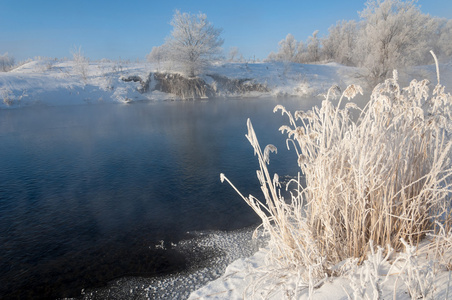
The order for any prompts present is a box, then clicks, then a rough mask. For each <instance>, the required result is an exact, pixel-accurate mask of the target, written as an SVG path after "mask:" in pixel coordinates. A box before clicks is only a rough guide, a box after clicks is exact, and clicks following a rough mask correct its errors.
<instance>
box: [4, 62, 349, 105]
mask: <svg viewBox="0 0 452 300" xmlns="http://www.w3.org/2000/svg"><path fill="white" fill-rule="evenodd" d="M79 69H80V68H78V67H77V64H76V63H74V62H73V61H58V60H52V59H39V60H34V61H30V62H28V63H25V64H24V65H22V66H20V67H18V68H16V69H13V70H11V71H10V72H0V108H14V107H22V106H28V105H75V104H83V103H100V102H110V103H118V102H119V103H124V102H130V101H140V100H150V101H158V100H173V99H176V96H174V95H171V94H165V93H162V92H160V91H156V90H153V87H155V80H151V88H150V91H149V92H147V93H143V94H141V93H139V92H138V91H137V88H138V87H139V82H124V81H123V80H121V78H122V77H128V76H132V75H133V76H135V75H137V76H140V77H141V78H143V79H144V78H146V77H147V76H148V74H149V73H150V72H154V71H157V69H156V66H154V65H152V64H149V63H135V62H133V63H132V62H121V61H119V62H110V61H96V62H90V63H89V65H88V66H87V72H86V78H84V77H83V76H82V74H81V72H80V71H79ZM355 71H356V70H355V69H354V68H350V67H345V66H341V65H338V64H325V65H302V64H284V63H221V64H215V65H213V66H211V67H210V68H209V69H208V70H207V71H206V74H219V75H222V76H226V77H229V78H234V79H242V78H248V79H250V80H252V81H253V82H256V83H261V84H264V85H266V86H267V87H269V89H270V90H271V91H270V92H269V93H265V96H269V95H270V96H271V95H273V96H278V97H279V96H306V95H317V94H319V93H321V92H324V91H326V90H327V89H328V88H329V87H330V86H331V85H333V84H337V85H340V86H343V87H345V86H346V85H348V84H350V83H352V82H355V81H356V78H353V75H354V74H355ZM347 74H348V75H347ZM203 79H204V80H205V81H206V82H207V83H210V84H211V83H213V82H212V78H211V77H209V76H205V75H204V76H203ZM263 94H264V93H256V92H253V93H251V94H249V95H241V96H253V97H256V96H262V95H263ZM234 96H237V95H234ZM239 96H240V95H239Z"/></svg>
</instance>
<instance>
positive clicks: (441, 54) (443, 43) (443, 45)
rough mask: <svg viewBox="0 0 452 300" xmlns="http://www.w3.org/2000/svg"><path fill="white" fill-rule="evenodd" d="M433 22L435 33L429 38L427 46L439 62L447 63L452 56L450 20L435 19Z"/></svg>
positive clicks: (451, 26) (451, 25)
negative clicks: (435, 27)
mask: <svg viewBox="0 0 452 300" xmlns="http://www.w3.org/2000/svg"><path fill="white" fill-rule="evenodd" d="M434 21H435V22H436V24H437V31H436V33H435V34H431V35H430V36H429V37H430V40H429V44H430V45H432V48H433V51H434V52H435V54H436V55H437V56H438V58H439V59H440V60H441V61H447V60H449V59H450V57H451V56H452V20H448V19H439V18H436V19H435V20H434ZM427 57H428V56H427Z"/></svg>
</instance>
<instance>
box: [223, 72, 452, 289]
mask: <svg viewBox="0 0 452 300" xmlns="http://www.w3.org/2000/svg"><path fill="white" fill-rule="evenodd" d="M438 78H439V77H438ZM428 85H429V82H428V81H427V80H423V81H416V80H413V81H412V82H411V83H410V85H409V86H408V87H406V88H401V87H400V86H399V84H398V79H397V72H395V71H394V76H393V78H392V79H388V80H386V81H385V82H383V83H381V84H379V85H377V86H376V87H375V89H374V90H373V92H372V95H371V96H370V101H369V102H368V104H367V105H366V106H365V107H364V109H362V110H361V109H359V108H358V106H357V105H355V104H353V103H351V102H348V103H347V104H346V105H342V103H343V100H344V98H347V99H348V100H350V99H351V98H353V97H354V96H355V95H356V94H358V93H361V94H362V90H361V88H360V87H359V86H356V85H351V86H349V87H348V88H347V89H346V90H345V91H344V92H343V93H342V96H341V98H340V99H339V103H338V104H337V106H334V105H333V104H332V101H331V98H332V97H333V95H334V94H335V92H336V91H337V87H333V88H331V89H330V90H329V91H328V94H327V96H326V99H325V100H324V101H323V102H322V105H321V107H314V108H313V109H312V110H309V111H306V112H304V111H296V112H295V113H294V114H292V113H291V112H289V111H287V110H286V109H285V108H284V107H283V106H280V105H278V106H276V107H275V110H274V111H275V112H276V111H281V112H282V114H284V115H286V116H287V117H288V119H289V125H288V126H282V127H281V128H280V130H281V131H282V132H283V133H286V134H287V135H288V140H287V145H288V146H289V145H292V148H294V149H295V151H296V152H297V155H298V165H299V166H300V168H301V172H302V173H303V175H304V176H305V181H306V184H305V186H302V185H301V181H300V178H298V179H297V180H293V181H292V182H293V183H295V185H296V186H295V189H294V190H293V191H292V197H291V199H284V198H283V197H282V196H281V193H280V184H279V181H278V176H277V175H276V174H275V175H274V176H273V177H272V176H271V175H270V173H269V171H268V169H267V164H268V163H269V154H270V152H276V148H275V147H274V146H272V145H268V146H267V147H265V149H264V151H262V149H261V147H260V146H259V143H258V140H257V137H256V134H255V132H254V130H253V127H252V124H251V121H250V120H248V124H247V126H248V134H247V135H246V136H247V138H248V140H249V142H250V143H251V145H252V146H253V148H254V152H255V155H257V157H258V160H259V165H260V170H258V171H257V177H258V179H259V181H260V184H261V189H262V192H263V195H264V197H265V201H264V202H261V201H260V200H258V199H257V198H256V197H254V196H252V195H250V196H249V197H245V196H243V195H242V194H241V193H240V192H239V191H238V190H237V189H236V188H235V187H234V186H233V185H232V183H231V182H230V181H229V180H228V179H227V178H226V177H225V176H224V175H223V174H221V179H222V181H223V180H227V181H228V182H229V183H230V184H231V185H232V186H233V187H234V189H236V191H237V192H238V193H239V194H240V196H241V197H242V198H243V199H244V200H245V201H246V202H247V203H248V205H250V206H251V207H252V208H253V209H254V211H255V212H256V213H257V214H258V215H259V216H260V218H261V219H262V226H263V228H264V230H265V231H266V232H267V233H268V234H269V236H270V242H269V249H270V256H269V257H270V260H271V261H272V263H273V264H276V265H278V266H279V267H280V268H281V269H284V270H292V271H294V272H297V273H298V274H300V272H304V274H306V275H305V278H304V280H306V281H305V282H307V281H309V280H311V279H312V277H314V278H317V279H320V278H323V277H324V276H325V273H327V274H331V267H332V266H333V265H334V264H336V263H338V262H339V261H342V260H344V259H346V258H350V257H356V258H359V259H360V260H363V259H364V258H365V256H366V254H367V253H368V252H369V251H370V250H372V249H371V248H370V245H372V241H373V243H374V244H375V245H379V246H381V247H384V248H385V247H386V246H388V249H389V248H393V249H395V250H402V249H403V248H404V245H403V243H404V242H403V241H409V242H410V243H411V244H413V245H417V244H418V243H419V241H420V240H421V239H422V238H423V237H424V236H425V235H426V234H427V233H428V234H437V233H438V232H440V231H442V232H443V233H444V232H449V230H450V228H451V226H450V225H451V220H452V217H451V209H450V207H451V203H450V197H449V195H450V192H451V181H450V179H451V175H452V169H451V161H450V153H451V146H452V142H451V131H452V118H451V113H452V110H451V108H452V97H451V95H450V94H446V93H445V92H444V86H441V85H440V83H439V82H438V84H437V85H436V87H435V88H434V90H433V92H432V93H430V91H429V86H428ZM352 109H357V110H359V111H360V114H359V117H358V118H357V120H353V119H352V118H351V113H350V111H351V110H352ZM438 224H441V226H438ZM440 244H444V241H439V242H438V245H440ZM438 247H439V246H438ZM438 253H443V252H442V251H440V250H438ZM448 262H449V263H450V261H448ZM302 270H304V271H302ZM307 270H309V272H307Z"/></svg>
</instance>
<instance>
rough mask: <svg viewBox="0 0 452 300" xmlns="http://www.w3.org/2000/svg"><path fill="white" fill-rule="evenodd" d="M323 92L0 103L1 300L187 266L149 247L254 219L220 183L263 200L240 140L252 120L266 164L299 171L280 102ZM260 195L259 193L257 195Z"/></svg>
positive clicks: (61, 292) (73, 291) (249, 153)
mask: <svg viewBox="0 0 452 300" xmlns="http://www.w3.org/2000/svg"><path fill="white" fill-rule="evenodd" d="M279 103H281V104H283V105H285V106H286V107H288V108H290V109H294V108H305V109H306V108H309V107H311V106H312V105H313V104H314V103H315V104H319V100H307V99H237V100H236V99H227V100H211V101H187V102H151V103H149V102H143V103H133V104H130V105H116V104H96V105H89V104H86V105H77V106H59V107H28V108H21V109H14V110H2V111H0V270H2V272H0V298H2V299H15V298H17V299H27V298H29V299H39V298H45V299H48V298H56V297H74V296H77V295H80V290H81V289H82V288H86V287H95V286H102V285H103V284H105V283H106V282H108V281H110V280H112V279H114V278H118V277H122V276H130V275H137V276H154V275H159V274H165V273H171V272H176V271H180V270H183V269H184V268H185V266H186V263H187V261H186V258H185V257H183V256H181V255H179V254H178V253H176V252H174V251H171V250H168V251H156V250H155V247H154V246H155V245H156V244H157V243H158V242H159V241H160V240H164V241H165V243H168V244H170V242H177V241H179V240H180V239H185V238H189V237H190V235H189V234H187V232H189V231H195V230H235V229H239V228H243V227H246V226H250V225H252V224H257V222H258V221H259V220H258V218H257V217H256V216H255V214H254V213H253V212H252V210H251V209H250V208H249V207H248V206H247V205H246V203H245V202H243V200H241V199H240V198H239V197H238V196H237V195H236V193H235V192H234V191H233V190H232V189H231V188H230V187H229V186H228V185H227V184H221V183H220V179H219V174H220V172H223V173H225V174H226V176H228V178H229V179H230V180H231V181H233V182H234V184H236V186H237V187H238V188H239V189H240V190H241V191H242V192H243V193H244V194H245V195H248V194H249V193H251V194H253V195H256V196H259V197H260V195H261V193H260V188H259V185H258V181H257V179H256V177H255V174H256V173H255V170H256V169H257V168H258V164H257V162H256V158H255V157H254V156H253V150H252V148H251V146H250V145H249V143H248V141H247V140H246V138H245V134H246V119H247V118H248V117H250V118H251V120H252V122H253V125H254V127H255V130H256V133H257V136H258V138H259V140H260V142H261V145H265V144H267V143H273V144H275V145H276V146H277V147H278V155H276V156H275V155H273V156H271V164H270V169H271V171H272V172H277V173H279V174H280V175H295V174H296V172H297V168H296V165H295V162H296V158H295V153H293V152H288V151H287V150H286V149H285V137H284V136H283V135H281V134H280V133H279V132H278V128H279V126H280V125H282V124H285V123H286V118H284V117H282V116H281V114H280V113H278V114H273V113H272V110H273V108H274V106H275V105H276V104H279ZM260 198H262V197H260Z"/></svg>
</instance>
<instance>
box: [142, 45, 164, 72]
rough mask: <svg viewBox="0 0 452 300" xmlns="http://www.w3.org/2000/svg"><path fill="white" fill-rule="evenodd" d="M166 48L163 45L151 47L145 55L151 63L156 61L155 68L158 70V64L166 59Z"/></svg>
mask: <svg viewBox="0 0 452 300" xmlns="http://www.w3.org/2000/svg"><path fill="white" fill-rule="evenodd" d="M167 51H168V49H166V47H165V45H161V46H157V47H152V50H151V52H150V53H149V54H148V55H146V60H147V61H148V62H151V63H157V69H158V70H160V64H161V63H162V62H164V61H166V60H167V59H168V55H167Z"/></svg>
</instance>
